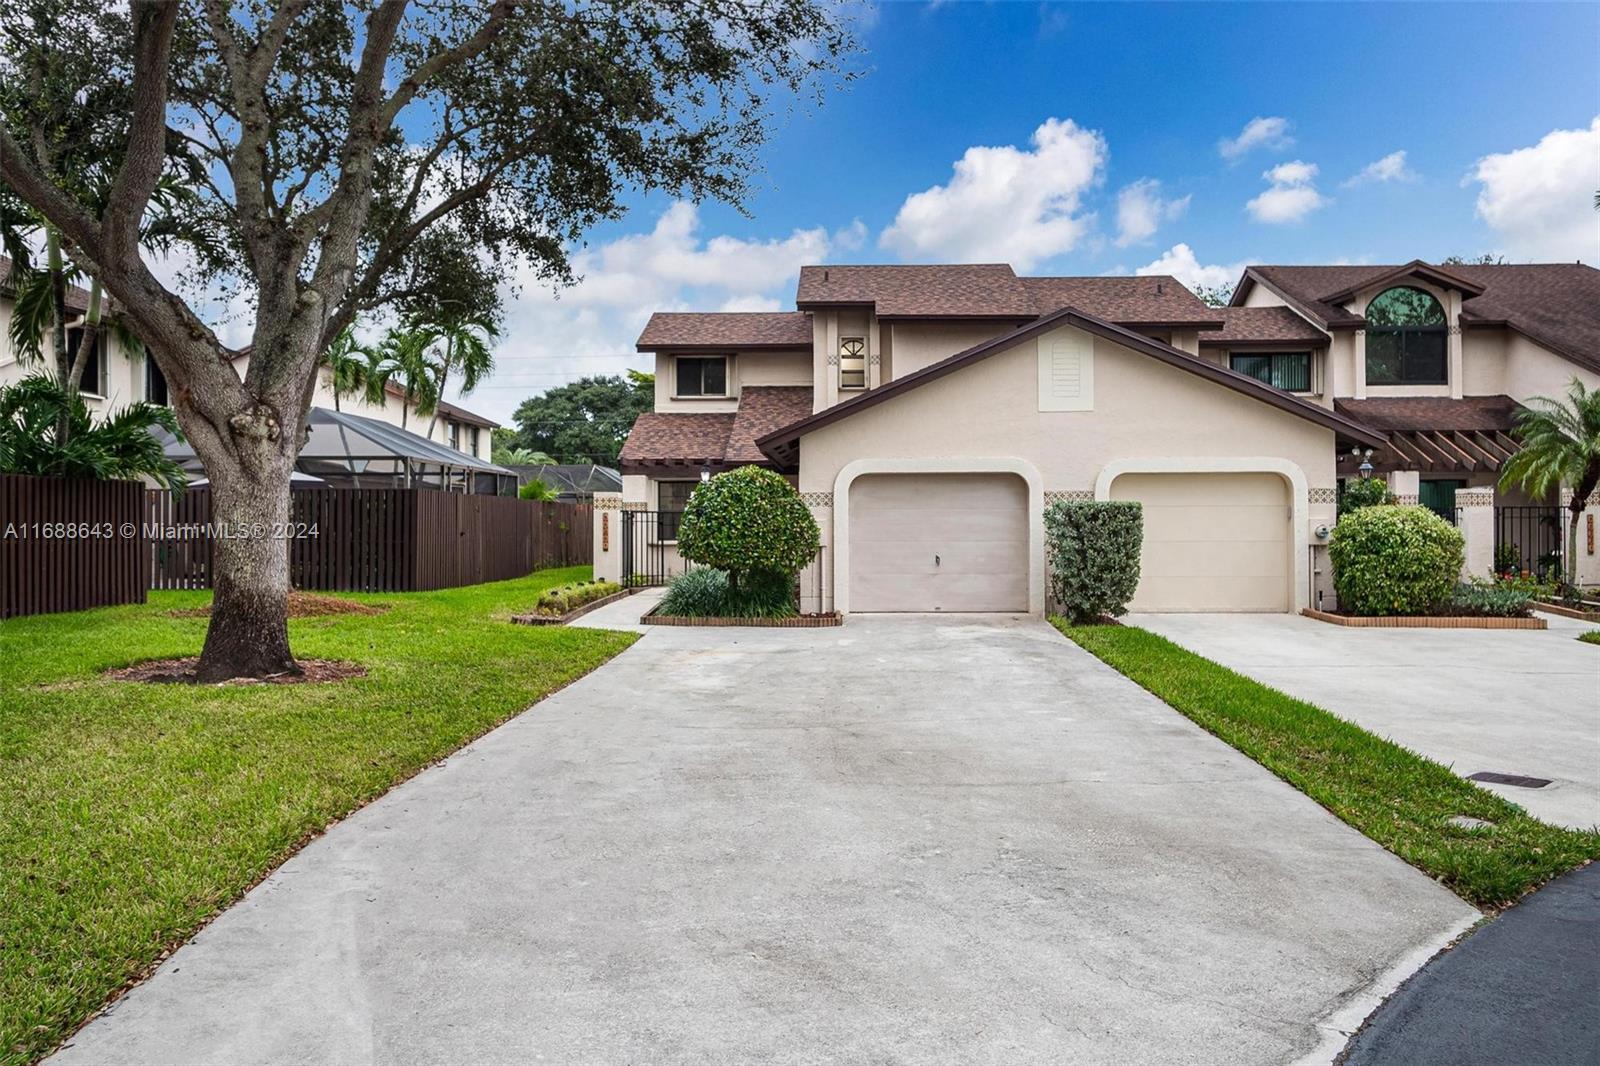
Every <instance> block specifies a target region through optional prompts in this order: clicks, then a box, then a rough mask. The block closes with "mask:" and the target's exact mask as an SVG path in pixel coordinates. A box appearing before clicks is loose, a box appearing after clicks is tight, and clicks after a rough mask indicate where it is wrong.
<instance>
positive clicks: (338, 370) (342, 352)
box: [322, 322, 373, 411]
mask: <svg viewBox="0 0 1600 1066" xmlns="http://www.w3.org/2000/svg"><path fill="white" fill-rule="evenodd" d="M322 362H323V365H325V366H326V367H328V369H329V370H331V371H332V372H333V409H334V410H335V411H337V410H339V397H341V396H356V395H364V394H365V393H366V391H367V372H368V370H369V368H371V367H372V365H373V359H372V353H371V351H370V350H369V349H368V348H367V347H366V346H365V345H363V344H361V343H360V342H359V341H357V340H356V327H355V323H353V322H352V323H351V324H350V325H348V326H346V327H345V328H344V329H343V330H342V331H341V332H340V333H339V335H338V336H337V337H335V338H334V339H333V343H332V344H330V345H328V350H327V351H325V352H323V353H322Z"/></svg>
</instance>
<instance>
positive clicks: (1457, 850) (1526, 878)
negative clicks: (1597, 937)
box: [1053, 618, 1600, 907]
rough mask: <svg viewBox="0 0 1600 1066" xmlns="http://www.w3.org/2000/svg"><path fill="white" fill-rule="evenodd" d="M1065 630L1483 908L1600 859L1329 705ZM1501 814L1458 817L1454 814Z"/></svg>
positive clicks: (1594, 847) (1183, 655)
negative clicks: (1474, 823)
mask: <svg viewBox="0 0 1600 1066" xmlns="http://www.w3.org/2000/svg"><path fill="white" fill-rule="evenodd" d="M1053 621H1054V622H1055V624H1056V628H1058V629H1060V630H1061V632H1063V633H1065V634H1066V635H1067V637H1068V638H1069V639H1071V640H1073V641H1074V642H1076V643H1077V644H1079V645H1081V646H1082V647H1083V648H1085V649H1087V650H1088V651H1089V652H1090V653H1092V654H1094V655H1096V656H1098V657H1099V658H1101V659H1103V660H1104V661H1105V662H1107V663H1109V664H1110V665H1111V666H1112V667H1114V668H1115V669H1117V670H1119V671H1121V672H1122V673H1124V674H1126V675H1127V676H1128V677H1129V678H1130V679H1132V680H1133V681H1135V682H1136V683H1138V684H1139V685H1141V686H1142V687H1144V688H1145V689H1148V690H1149V691H1150V692H1152V693H1154V694H1155V695H1157V696H1159V697H1160V698H1161V699H1163V700H1165V701H1166V702H1167V703H1169V704H1171V705H1172V707H1173V708H1174V709H1176V710H1177V711H1179V712H1180V713H1182V714H1183V715H1185V716H1186V717H1188V718H1191V719H1193V720H1194V721H1195V722H1196V723H1197V724H1198V725H1200V726H1201V727H1202V728H1204V729H1206V730H1208V731H1209V732H1211V733H1214V734H1216V735H1217V736H1218V737H1220V738H1221V739H1223V740H1224V741H1226V742H1227V743H1229V744H1231V745H1233V746H1234V747H1235V748H1238V749H1239V750H1240V751H1242V752H1244V753H1245V754H1246V755H1248V756H1250V757H1251V758H1252V759H1254V760H1256V762H1258V763H1260V764H1261V765H1262V766H1265V767H1266V768H1267V769H1269V770H1271V771H1272V772H1273V773H1275V774H1277V775H1278V776H1279V777H1281V778H1283V779H1284V780H1285V781H1287V782H1289V783H1290V784H1291V785H1293V786H1295V787H1296V788H1298V789H1299V790H1300V791H1302V792H1304V793H1305V794H1306V795H1308V796H1310V797H1311V798H1312V799H1314V800H1316V801H1317V802H1318V803H1320V804H1322V805H1323V806H1324V807H1326V808H1327V809H1328V810H1329V811H1331V812H1332V813H1333V814H1334V815H1335V816H1337V817H1338V818H1340V819H1341V820H1343V821H1344V822H1347V823H1348V824H1349V825H1351V826H1353V827H1354V828H1356V829H1358V830H1360V831H1361V832H1363V833H1365V834H1366V835H1367V836H1369V837H1371V838H1372V839H1373V840H1375V841H1377V842H1378V843H1379V844H1381V845H1383V846H1384V847H1385V848H1388V849H1389V850H1390V851H1392V852H1394V853H1395V854H1396V855H1398V856H1400V857H1401V858H1402V859H1404V860H1405V861H1407V862H1409V863H1411V864H1412V865H1413V866H1416V867H1418V868H1419V869H1421V870H1423V871H1424V872H1425V873H1427V874H1429V875H1431V876H1433V877H1435V878H1437V879H1438V880H1439V881H1441V882H1443V883H1444V884H1445V885H1447V886H1449V887H1450V888H1451V889H1453V890H1454V891H1455V892H1456V893H1457V894H1459V895H1460V896H1461V897H1462V898H1464V899H1466V900H1467V901H1468V902H1470V903H1474V904H1477V905H1478V906H1480V907H1498V906H1502V905H1504V904H1507V903H1511V902H1512V901H1514V900H1516V899H1517V898H1518V897H1519V896H1521V895H1522V894H1523V893H1525V892H1527V891H1528V890H1529V889H1532V888H1536V887H1537V886H1539V885H1541V884H1543V883H1544V882H1545V881H1547V880H1549V879H1550V878H1551V877H1554V876H1555V875H1556V874H1559V873H1561V872H1563V871H1565V870H1569V869H1572V868H1573V867H1575V866H1581V865H1582V864H1583V863H1585V862H1587V861H1589V860H1591V859H1596V858H1600V833H1592V832H1589V833H1585V832H1575V831H1573V830H1568V829H1559V828H1556V827H1553V826H1549V825H1546V824H1544V823H1543V822H1540V821H1537V820H1535V819H1534V818H1532V817H1530V816H1529V815H1528V814H1526V813H1524V812H1523V810H1522V808H1520V807H1518V806H1516V805H1515V804H1513V803H1510V802H1508V801H1507V800H1504V799H1501V798H1500V797H1499V796H1497V795H1495V794H1494V793H1492V792H1488V791H1486V790H1484V789H1481V788H1478V787H1477V786H1476V785H1473V784H1472V783H1470V782H1468V781H1465V780H1463V779H1462V778H1460V777H1457V776H1456V775H1455V774H1453V773H1451V772H1450V771H1449V770H1448V769H1446V768H1445V767H1443V766H1441V765H1440V764H1438V763H1436V762H1433V761H1432V760H1431V759H1425V758H1423V757H1422V756H1420V755H1418V754H1416V753H1415V752H1412V751H1408V750H1407V749H1405V748H1402V747H1400V746H1399V745H1398V744H1394V743H1392V742H1390V741H1387V740H1383V739H1381V738H1379V737H1375V736H1373V735H1372V734H1371V733H1368V732H1367V731H1366V730H1364V729H1362V728H1360V727H1359V726H1356V725H1352V724H1351V723H1349V722H1347V721H1345V720H1344V719H1342V718H1338V717H1335V716H1334V715H1332V714H1329V713H1328V712H1327V711H1324V710H1322V709H1321V708H1320V707H1315V706H1313V705H1311V704H1309V703H1305V702H1302V701H1300V700H1297V699H1293V698H1291V697H1289V696H1286V695H1284V694H1283V693H1281V692H1279V691H1278V690H1276V689H1272V688H1268V687H1267V686H1265V685H1262V684H1259V683H1257V682H1255V681H1252V680H1250V679H1249V678H1247V677H1243V676H1241V675H1239V674H1236V673H1234V672H1233V671H1232V670H1229V669H1227V668H1226V667H1223V666H1219V665H1217V664H1216V663H1214V662H1212V661H1211V660H1209V659H1205V658H1202V657H1201V656H1199V655H1196V654H1194V653H1193V652H1190V651H1186V650H1185V649H1183V648H1180V647H1179V646H1178V645H1176V644H1174V643H1172V642H1171V641H1169V640H1166V639H1164V638H1162V637H1158V636H1156V635H1155V634H1154V633H1150V632H1147V631H1145V630H1143V629H1137V628H1135V627H1132V626H1073V625H1071V624H1069V623H1067V622H1066V621H1064V620H1062V619H1059V618H1058V619H1053ZM1458 814H1462V815H1467V816H1468V817H1472V818H1480V819H1483V820H1484V821H1488V822H1493V823H1494V826H1493V828H1491V829H1477V830H1473V829H1464V828H1461V827H1459V826H1456V825H1453V824H1451V822H1450V818H1451V816H1453V815H1458Z"/></svg>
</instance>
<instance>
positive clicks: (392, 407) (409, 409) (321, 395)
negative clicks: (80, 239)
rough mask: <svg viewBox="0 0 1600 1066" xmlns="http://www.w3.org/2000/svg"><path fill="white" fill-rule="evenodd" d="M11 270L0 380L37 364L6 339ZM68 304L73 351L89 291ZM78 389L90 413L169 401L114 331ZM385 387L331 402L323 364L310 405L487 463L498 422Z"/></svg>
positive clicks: (2, 265)
mask: <svg viewBox="0 0 1600 1066" xmlns="http://www.w3.org/2000/svg"><path fill="white" fill-rule="evenodd" d="M10 272H11V261H10V260H9V259H6V258H4V257H0V385H9V384H12V383H13V382H16V381H20V380H21V379H22V378H23V377H25V376H26V375H28V374H29V373H33V372H35V371H36V370H37V369H38V368H37V367H34V366H30V365H27V364H25V363H23V362H22V360H21V359H19V357H18V353H17V351H16V348H15V345H13V344H12V343H11V311H12V306H13V304H14V302H15V301H14V297H13V294H12V290H11V289H10V287H9V286H7V285H6V279H7V278H8V277H9V276H10ZM108 304H110V301H109V298H108ZM67 309H68V311H69V313H71V314H73V315H76V316H77V320H75V321H73V322H70V323H69V324H68V326H67V345H68V348H69V350H71V351H72V352H73V354H74V356H76V354H77V345H78V340H79V338H80V337H81V336H82V335H83V326H82V321H81V319H82V316H83V315H84V314H85V313H86V312H87V311H88V309H89V293H88V291H87V290H85V289H83V288H80V287H78V286H69V287H68V290H67ZM111 313H112V314H113V315H114V314H115V307H114V305H111ZM249 365H250V360H249V354H248V352H246V353H242V354H241V355H239V356H238V357H237V358H236V359H235V360H234V369H235V370H236V371H237V372H238V374H239V376H240V378H241V380H242V379H243V377H244V374H245V371H246V370H247V369H248V368H249ZM80 391H81V393H82V395H83V398H84V401H85V402H86V403H87V405H88V407H89V410H90V412H91V413H92V414H94V415H95V416H96V417H100V416H103V415H107V414H111V413H113V412H115V411H117V410H120V409H121V408H122V407H124V406H125V405H127V404H129V403H133V402H135V401H138V400H146V401H149V402H151V403H157V404H163V405H164V404H167V403H169V402H170V400H169V396H168V392H167V382H166V378H165V377H164V376H163V375H162V373H161V368H160V367H158V366H156V363H155V360H153V359H151V358H150V357H149V356H148V355H147V354H146V353H145V352H144V351H143V349H142V348H140V347H139V346H137V345H133V346H129V345H127V344H125V343H124V342H123V340H122V339H121V337H120V336H119V335H118V331H115V330H102V331H100V332H99V334H98V336H97V340H96V344H95V350H94V351H93V352H91V353H90V354H89V361H88V363H87V364H86V365H85V367H84V373H83V378H82V382H81V385H80ZM386 392H387V397H386V401H385V402H384V403H381V404H374V403H370V402H368V401H367V400H366V398H365V397H362V396H340V397H339V398H338V401H337V403H335V400H334V395H333V375H332V373H331V371H329V370H328V368H326V367H324V368H322V370H321V372H320V376H319V377H318V380H317V388H316V393H315V395H314V396H313V398H312V401H311V403H312V406H313V407H323V408H327V409H329V410H333V409H334V408H335V407H337V408H338V409H339V410H342V411H346V412H349V413H351V414H354V415H359V416H361V417H363V418H372V419H376V420H378V421H380V422H385V423H388V424H390V425H393V426H400V425H402V424H403V425H404V428H405V429H406V430H407V431H408V432H410V433H415V434H417V435H419V436H423V437H426V438H428V439H431V440H433V441H434V442H436V443H438V444H442V445H445V446H446V447H449V448H453V449H454V450H456V451H458V452H462V453H465V454H466V455H468V456H472V457H474V458H477V459H481V460H483V461H484V462H485V463H487V462H488V460H489V453H490V448H491V440H490V437H491V435H492V433H493V431H494V429H495V427H496V426H498V425H499V423H497V422H495V421H493V420H492V419H489V418H485V417H484V416H482V415H479V414H477V413H475V412H473V411H469V410H467V409H466V408H464V407H461V406H459V405H457V404H452V403H440V404H439V408H438V413H437V417H433V416H428V415H419V414H418V413H417V409H416V405H415V403H412V404H410V405H407V403H406V402H405V394H404V392H403V391H402V390H401V389H400V388H399V387H398V386H395V385H391V386H390V387H389V388H388V389H387V390H386ZM430 422H431V423H432V427H431V430H430V425H429V424H430Z"/></svg>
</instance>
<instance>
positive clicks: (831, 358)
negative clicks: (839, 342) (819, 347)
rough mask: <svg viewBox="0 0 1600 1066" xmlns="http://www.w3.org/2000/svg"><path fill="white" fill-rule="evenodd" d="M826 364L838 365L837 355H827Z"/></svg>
mask: <svg viewBox="0 0 1600 1066" xmlns="http://www.w3.org/2000/svg"><path fill="white" fill-rule="evenodd" d="M828 365H829V366H838V365H839V357H838V356H837V355H830V356H828Z"/></svg>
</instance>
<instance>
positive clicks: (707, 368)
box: [597, 262, 1600, 612]
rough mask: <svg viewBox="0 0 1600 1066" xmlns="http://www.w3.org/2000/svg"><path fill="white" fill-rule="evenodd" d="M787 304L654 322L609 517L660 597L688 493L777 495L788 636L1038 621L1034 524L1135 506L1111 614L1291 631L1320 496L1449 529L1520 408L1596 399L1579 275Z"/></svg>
mask: <svg viewBox="0 0 1600 1066" xmlns="http://www.w3.org/2000/svg"><path fill="white" fill-rule="evenodd" d="M795 302H796V310H794V311H791V312H778V313H770V314H763V313H737V314H717V313H708V314H680V313H661V314H657V315H655V316H653V317H652V318H651V319H650V321H649V323H648V325H647V326H646V327H645V330H644V333H643V335H642V336H641V337H640V338H639V342H638V347H639V349H640V350H641V351H644V352H650V353H653V354H654V355H655V357H656V388H657V397H656V405H655V410H654V411H652V412H649V413H647V414H645V415H642V416H640V418H639V419H638V421H637V423H636V424H635V426H634V429H633V432H632V434H631V435H630V436H629V438H628V441H627V444H626V445H625V446H624V448H623V451H622V458H621V465H622V472H623V475H624V477H623V491H622V499H621V506H622V507H623V508H624V509H632V510H643V511H647V512H651V514H650V515H649V517H648V519H647V520H645V521H636V522H633V523H630V526H631V527H632V528H633V529H635V530H638V531H640V535H641V536H643V537H645V538H646V540H647V541H648V548H649V550H650V551H652V552H655V553H657V557H658V558H661V557H664V558H665V559H666V561H667V568H668V569H672V568H673V567H675V566H676V565H678V564H677V563H676V561H675V557H674V556H673V544H672V542H673V539H674V534H675V531H676V524H675V522H676V512H678V511H680V510H681V509H682V506H683V503H684V501H685V500H686V499H687V498H688V494H689V493H690V492H692V491H693V488H694V485H695V484H696V483H697V482H698V481H699V480H700V479H702V478H704V477H708V476H710V475H711V474H713V473H716V472H719V471H721V470H725V469H729V468H731V467H734V466H739V465H743V464H746V463H756V464H761V465H765V466H768V467H771V468H772V469H775V470H778V471H780V472H782V473H784V474H785V475H787V476H788V477H789V478H790V479H791V480H792V481H793V482H794V483H795V485H796V486H797V487H798V489H799V490H800V492H801V493H802V495H803V497H804V499H805V500H806V502H807V504H808V505H809V506H810V507H811V509H812V511H813V513H814V514H815V515H816V517H817V519H818V523H819V525H820V527H821V529H822V530H823V540H824V544H825V547H824V549H823V552H822V554H821V556H820V557H819V560H818V562H817V563H816V564H815V567H817V568H819V569H818V571H817V572H815V573H813V574H811V575H809V576H808V577H807V578H806V579H805V580H803V581H802V590H805V589H808V588H810V589H815V590H816V591H815V592H814V593H812V594H811V595H810V596H809V600H808V602H807V603H806V604H805V606H806V607H807V608H808V609H819V608H821V609H837V610H840V611H847V612H848V611H924V610H926V611H933V610H943V611H1034V612H1037V611H1040V610H1042V609H1043V607H1044V599H1045V571H1044V567H1045V562H1044V538H1043V518H1042V516H1043V512H1044V509H1045V506H1046V505H1047V504H1048V503H1049V502H1051V501H1053V500H1057V499H1130V500H1138V501H1140V502H1141V503H1142V504H1143V505H1144V513H1145V546H1144V550H1143V558H1142V579H1141V583H1140V586H1139V591H1138V594H1137V596H1136V597H1135V600H1134V607H1135V608H1136V609H1143V610H1235V611H1286V610H1294V609H1298V608H1300V607H1304V606H1308V605H1313V604H1315V603H1317V602H1323V600H1324V598H1325V597H1331V595H1332V592H1331V575H1330V573H1329V572H1328V567H1327V563H1326V553H1325V546H1326V538H1327V533H1328V529H1329V527H1331V525H1332V524H1333V521H1334V516H1335V506H1336V501H1337V495H1338V491H1339V484H1340V481H1341V479H1344V478H1347V477H1352V476H1356V475H1357V473H1358V471H1359V470H1360V469H1361V467H1362V465H1363V464H1366V465H1368V466H1369V467H1370V468H1371V469H1374V470H1376V471H1378V472H1381V473H1384V474H1387V475H1388V476H1389V478H1390V480H1391V485H1392V488H1393V489H1394V490H1395V491H1396V492H1397V493H1398V494H1399V495H1400V496H1401V497H1402V498H1403V499H1406V500H1408V501H1410V500H1420V502H1424V503H1428V504H1429V505H1431V506H1434V507H1435V508H1436V509H1438V510H1440V511H1441V512H1442V513H1446V514H1449V513H1450V512H1451V504H1452V499H1451V498H1452V496H1453V494H1454V492H1455V491H1456V490H1457V489H1458V488H1463V487H1467V486H1480V485H1489V484H1492V483H1493V481H1494V479H1495V477H1496V474H1497V471H1498V468H1499V466H1500V464H1501V463H1502V462H1503V461H1504V460H1505V458H1507V457H1508V456H1509V455H1510V453H1511V451H1512V450H1514V448H1515V447H1516V443H1515V441H1514V440H1513V439H1512V437H1511V430H1512V422H1511V417H1512V414H1513V412H1514V411H1515V409H1516V405H1517V404H1518V403H1520V402H1522V401H1524V400H1526V399H1527V398H1528V397H1529V396H1533V395H1550V396H1555V395H1559V394H1561V393H1562V392H1563V391H1564V389H1565V386H1566V384H1567V382H1568V381H1570V380H1571V379H1572V378H1573V377H1575V376H1576V377H1579V378H1581V379H1583V380H1584V381H1585V382H1586V383H1588V384H1590V385H1591V386H1593V385H1600V272H1597V271H1595V270H1594V269H1592V268H1590V267H1586V266H1582V265H1548V266H1475V267H1438V266H1430V265H1428V264H1425V263H1420V262H1417V263H1411V264H1407V265H1405V266H1398V267H1397V266H1371V267H1270V266H1263V267H1252V268H1250V269H1249V270H1247V271H1246V272H1245V274H1244V276H1243V278H1242V279H1241V280H1240V282H1239V285H1238V287H1237V289H1236V292H1235V296H1234V300H1233V305H1232V306H1229V307H1225V308H1213V307H1208V306H1206V305H1205V304H1203V303H1202V302H1201V301H1200V300H1199V299H1197V298H1196V297H1195V296H1194V295H1193V294H1192V293H1191V292H1190V291H1189V290H1188V289H1186V288H1185V287H1184V286H1183V285H1181V284H1180V283H1179V282H1178V281H1177V280H1176V279H1174V278H1171V277H1096V278H1044V277H1039V278H1034V277H1019V276H1018V275H1017V274H1016V273H1015V272H1014V271H1013V270H1012V269H1011V268H1010V267H1009V266H1006V265H1004V264H982V265H959V266H807V267H804V268H802V270H801V272H800V280H799V286H798V292H797V294H796V301H795ZM1508 500H1509V502H1527V501H1522V500H1520V499H1518V498H1517V497H1516V495H1515V494H1511V495H1510V496H1509V497H1508ZM1552 502H1553V501H1552ZM629 547H630V548H631V547H632V545H631V543H630V545H629ZM1580 550H1582V549H1580ZM632 554H633V555H634V556H635V558H637V553H632ZM597 561H598V562H599V565H601V566H602V567H610V568H612V569H618V568H620V567H621V566H622V565H625V564H624V563H623V562H622V561H621V560H617V559H611V558H607V559H604V560H599V559H598V557H597ZM1581 562H1582V561H1581V560H1580V563H1581Z"/></svg>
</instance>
